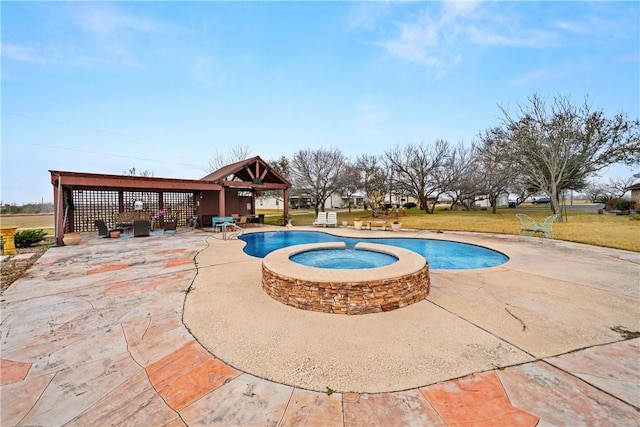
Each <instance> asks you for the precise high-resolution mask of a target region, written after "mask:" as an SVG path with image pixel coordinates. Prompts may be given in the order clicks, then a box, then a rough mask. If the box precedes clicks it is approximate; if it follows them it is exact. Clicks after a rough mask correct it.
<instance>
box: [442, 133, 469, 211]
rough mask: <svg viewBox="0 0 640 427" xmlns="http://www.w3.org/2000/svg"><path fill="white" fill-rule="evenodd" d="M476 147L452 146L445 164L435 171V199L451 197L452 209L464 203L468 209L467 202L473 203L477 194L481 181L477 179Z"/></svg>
mask: <svg viewBox="0 0 640 427" xmlns="http://www.w3.org/2000/svg"><path fill="white" fill-rule="evenodd" d="M474 152H475V145H474V144H472V145H471V147H465V145H464V144H463V143H462V142H460V143H458V145H457V146H452V147H451V150H450V154H449V155H448V156H447V157H446V158H445V159H444V161H443V164H442V165H441V166H440V167H439V168H437V169H436V170H435V171H434V180H435V182H436V187H437V188H438V190H437V191H436V192H435V193H434V197H436V198H437V197H439V196H440V195H442V194H446V195H448V196H449V197H451V199H452V201H451V208H452V209H453V207H454V206H455V205H456V204H458V203H463V206H465V207H466V208H467V209H468V208H469V207H470V206H469V205H468V204H466V201H467V200H469V199H470V200H471V201H473V198H474V196H475V195H476V194H477V188H478V185H479V180H478V179H477V176H476V172H477V162H476V158H475V157H474Z"/></svg>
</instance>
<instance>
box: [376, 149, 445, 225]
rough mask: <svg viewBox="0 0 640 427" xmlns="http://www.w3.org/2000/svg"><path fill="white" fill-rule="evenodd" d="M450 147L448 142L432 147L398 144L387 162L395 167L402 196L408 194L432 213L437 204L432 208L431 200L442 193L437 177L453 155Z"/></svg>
mask: <svg viewBox="0 0 640 427" xmlns="http://www.w3.org/2000/svg"><path fill="white" fill-rule="evenodd" d="M450 151H451V146H450V144H449V143H448V142H447V141H443V140H438V141H436V143H435V144H434V145H433V146H427V145H425V144H424V143H421V144H408V145H406V146H404V147H400V146H399V145H396V147H395V148H393V149H392V150H390V151H387V152H385V160H386V162H387V163H388V164H389V165H390V166H391V167H393V169H394V170H395V172H396V174H397V175H396V176H397V178H398V182H397V187H396V188H398V189H399V190H400V191H401V192H403V194H409V195H411V196H413V197H415V198H416V199H417V200H418V201H419V202H420V208H421V209H424V210H425V211H426V212H427V213H433V211H434V210H435V205H436V202H437V200H436V201H434V203H433V206H432V207H431V209H429V199H430V197H431V196H432V195H433V194H436V193H438V192H439V191H440V190H441V187H440V186H439V184H438V182H437V180H436V179H435V174H436V172H437V170H438V169H439V168H440V167H441V166H442V165H443V164H444V163H445V161H446V159H447V158H448V156H449V155H450Z"/></svg>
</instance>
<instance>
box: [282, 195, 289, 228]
mask: <svg viewBox="0 0 640 427" xmlns="http://www.w3.org/2000/svg"><path fill="white" fill-rule="evenodd" d="M283 193H284V195H283V197H284V201H283V202H282V208H283V209H282V212H283V215H284V217H283V218H282V224H284V225H287V223H288V221H287V219H288V218H289V189H288V188H285V189H284V191H283Z"/></svg>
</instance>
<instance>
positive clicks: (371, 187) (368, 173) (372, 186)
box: [355, 154, 385, 206]
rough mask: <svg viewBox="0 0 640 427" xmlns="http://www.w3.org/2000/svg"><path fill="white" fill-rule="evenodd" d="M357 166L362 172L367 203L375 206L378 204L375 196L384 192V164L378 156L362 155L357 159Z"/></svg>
mask: <svg viewBox="0 0 640 427" xmlns="http://www.w3.org/2000/svg"><path fill="white" fill-rule="evenodd" d="M355 166H356V168H358V170H359V172H360V179H361V186H362V190H363V191H364V195H365V203H366V204H368V205H371V206H374V205H375V203H376V197H375V196H374V195H377V194H382V193H383V192H384V186H385V175H384V170H383V168H382V163H381V161H380V159H379V158H378V157H377V156H374V155H372V154H362V155H360V156H358V157H357V158H356V161H355Z"/></svg>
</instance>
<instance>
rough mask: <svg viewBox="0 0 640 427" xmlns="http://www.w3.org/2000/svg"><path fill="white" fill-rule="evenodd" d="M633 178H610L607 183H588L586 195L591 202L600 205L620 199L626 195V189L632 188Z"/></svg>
mask: <svg viewBox="0 0 640 427" xmlns="http://www.w3.org/2000/svg"><path fill="white" fill-rule="evenodd" d="M634 182H635V178H633V177H630V178H620V177H616V178H611V179H609V181H608V182H607V183H602V182H590V183H589V184H588V185H587V187H586V190H587V195H588V197H589V198H590V199H591V200H592V201H599V202H602V203H605V202H607V201H608V200H612V199H620V198H622V197H624V195H625V194H626V193H627V191H628V190H627V188H629V187H630V186H632V185H633V184H634Z"/></svg>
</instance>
